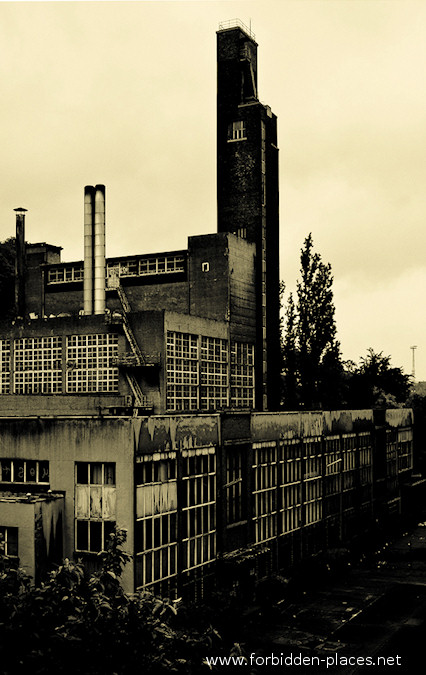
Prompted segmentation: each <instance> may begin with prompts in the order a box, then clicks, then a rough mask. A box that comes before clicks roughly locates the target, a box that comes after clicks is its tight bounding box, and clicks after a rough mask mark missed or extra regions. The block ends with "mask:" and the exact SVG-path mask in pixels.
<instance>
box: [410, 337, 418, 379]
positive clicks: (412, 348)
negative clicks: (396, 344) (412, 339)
mask: <svg viewBox="0 0 426 675" xmlns="http://www.w3.org/2000/svg"><path fill="white" fill-rule="evenodd" d="M410 349H411V351H412V352H413V367H412V370H411V374H412V376H413V381H414V379H415V376H416V360H415V353H416V349H417V345H412V347H410Z"/></svg>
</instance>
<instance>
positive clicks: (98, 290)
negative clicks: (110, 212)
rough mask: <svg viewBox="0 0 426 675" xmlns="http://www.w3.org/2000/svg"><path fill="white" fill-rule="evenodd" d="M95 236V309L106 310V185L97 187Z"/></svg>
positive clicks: (102, 311)
mask: <svg viewBox="0 0 426 675" xmlns="http://www.w3.org/2000/svg"><path fill="white" fill-rule="evenodd" d="M94 223H95V228H94V231H95V238H94V260H95V269H94V282H95V285H94V298H95V302H94V311H95V314H104V312H105V277H106V262H105V185H96V187H95V219H94Z"/></svg>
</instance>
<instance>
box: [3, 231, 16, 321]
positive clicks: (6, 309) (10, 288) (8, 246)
mask: <svg viewBox="0 0 426 675" xmlns="http://www.w3.org/2000/svg"><path fill="white" fill-rule="evenodd" d="M14 289H15V238H14V237H10V238H9V239H6V240H5V241H3V242H0V316H1V318H3V319H9V318H12V317H13V314H14V304H15V290H14Z"/></svg>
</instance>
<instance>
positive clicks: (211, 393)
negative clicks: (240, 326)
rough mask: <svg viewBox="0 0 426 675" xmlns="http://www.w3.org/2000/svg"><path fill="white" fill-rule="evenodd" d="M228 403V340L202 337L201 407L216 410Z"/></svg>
mask: <svg viewBox="0 0 426 675" xmlns="http://www.w3.org/2000/svg"><path fill="white" fill-rule="evenodd" d="M227 405H228V342H227V340H222V339H221V338H212V337H202V338H201V359H200V408H201V409H203V410H214V409H217V408H223V407H226V406H227Z"/></svg>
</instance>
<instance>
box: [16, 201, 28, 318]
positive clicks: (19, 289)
mask: <svg viewBox="0 0 426 675" xmlns="http://www.w3.org/2000/svg"><path fill="white" fill-rule="evenodd" d="M14 211H15V213H16V239H15V252H16V255H15V315H16V316H17V317H18V316H19V317H21V318H22V317H24V315H25V213H26V211H27V209H23V208H18V209H14Z"/></svg>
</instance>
